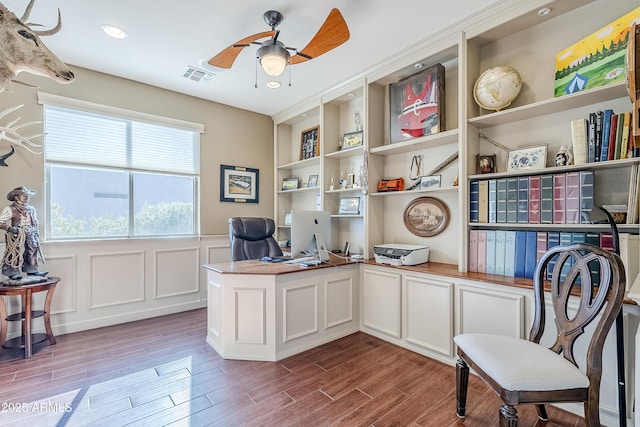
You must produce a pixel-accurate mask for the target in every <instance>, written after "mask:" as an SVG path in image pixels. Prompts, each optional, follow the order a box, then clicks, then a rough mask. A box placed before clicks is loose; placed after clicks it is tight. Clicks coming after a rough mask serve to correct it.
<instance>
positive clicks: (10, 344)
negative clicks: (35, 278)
mask: <svg viewBox="0 0 640 427" xmlns="http://www.w3.org/2000/svg"><path fill="white" fill-rule="evenodd" d="M59 281H60V278H58V277H49V278H48V279H47V280H45V281H43V282H36V283H29V284H24V285H20V286H2V285H0V320H1V322H2V330H0V346H2V347H5V348H24V358H25V359H29V358H30V357H31V350H32V346H33V345H34V344H37V343H41V342H43V341H46V340H49V343H50V344H55V343H56V339H55V337H54V336H53V332H52V331H51V321H50V319H49V313H50V307H51V300H52V298H53V292H54V291H55V289H56V285H57V284H58V282H59ZM45 291H46V292H47V295H46V297H45V301H44V310H33V308H32V305H33V304H32V298H33V294H34V293H38V292H45ZM17 295H19V296H20V297H21V300H22V301H21V303H22V305H21V307H22V311H21V312H19V313H14V314H10V315H7V307H6V305H5V303H4V299H3V298H2V297H3V296H17ZM43 316H44V327H45V330H46V333H45V334H42V333H39V334H32V333H31V322H32V321H33V319H35V318H38V317H43ZM8 322H22V335H21V336H19V337H16V338H13V339H10V340H9V341H6V339H7V325H8Z"/></svg>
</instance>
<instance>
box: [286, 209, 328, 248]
mask: <svg viewBox="0 0 640 427" xmlns="http://www.w3.org/2000/svg"><path fill="white" fill-rule="evenodd" d="M316 233H320V234H321V235H322V237H323V239H324V245H325V247H326V249H327V251H330V250H331V213H330V212H327V211H292V212H291V256H292V257H294V258H297V257H301V256H305V255H323V256H321V257H320V259H326V257H328V253H324V254H317V250H318V248H317V243H316V237H315V234H316Z"/></svg>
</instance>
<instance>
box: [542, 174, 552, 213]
mask: <svg viewBox="0 0 640 427" xmlns="http://www.w3.org/2000/svg"><path fill="white" fill-rule="evenodd" d="M540 223H541V224H553V175H541V176H540Z"/></svg>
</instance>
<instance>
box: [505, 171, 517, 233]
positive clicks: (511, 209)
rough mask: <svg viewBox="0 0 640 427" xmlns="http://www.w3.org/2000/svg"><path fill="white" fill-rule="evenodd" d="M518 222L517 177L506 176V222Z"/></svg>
mask: <svg viewBox="0 0 640 427" xmlns="http://www.w3.org/2000/svg"><path fill="white" fill-rule="evenodd" d="M517 222H518V178H517V177H512V178H507V223H509V224H515V223H517Z"/></svg>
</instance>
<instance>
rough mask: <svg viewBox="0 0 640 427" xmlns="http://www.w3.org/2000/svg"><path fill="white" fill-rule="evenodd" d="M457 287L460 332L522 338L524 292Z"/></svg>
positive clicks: (523, 327)
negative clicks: (522, 293)
mask: <svg viewBox="0 0 640 427" xmlns="http://www.w3.org/2000/svg"><path fill="white" fill-rule="evenodd" d="M457 291H458V301H457V303H458V310H457V313H458V322H457V323H458V325H459V328H460V330H459V333H461V334H464V333H474V332H477V333H488V334H498V335H505V336H508V337H516V338H525V336H524V333H525V331H524V329H525V322H524V320H525V319H524V304H525V297H524V295H519V294H516V293H511V292H501V291H492V290H489V289H483V288H475V287H467V286H462V285H459V286H458V289H457ZM487 313H491V316H488V315H487Z"/></svg>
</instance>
